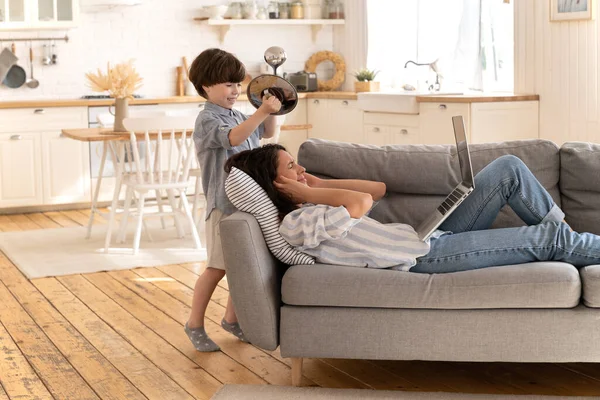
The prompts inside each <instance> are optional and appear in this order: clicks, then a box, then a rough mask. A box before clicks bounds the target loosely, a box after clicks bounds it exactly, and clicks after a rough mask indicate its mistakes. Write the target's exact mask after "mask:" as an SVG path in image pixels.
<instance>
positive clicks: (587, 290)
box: [579, 265, 600, 308]
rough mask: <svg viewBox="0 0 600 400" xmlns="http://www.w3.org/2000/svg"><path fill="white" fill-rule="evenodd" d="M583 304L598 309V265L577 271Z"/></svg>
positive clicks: (599, 293) (599, 281) (599, 277)
mask: <svg viewBox="0 0 600 400" xmlns="http://www.w3.org/2000/svg"><path fill="white" fill-rule="evenodd" d="M579 274H580V275H581V285H582V290H581V291H582V292H583V293H582V295H581V298H582V299H583V304H585V305H586V306H588V307H594V308H600V265H588V266H587V267H583V268H581V269H580V270H579Z"/></svg>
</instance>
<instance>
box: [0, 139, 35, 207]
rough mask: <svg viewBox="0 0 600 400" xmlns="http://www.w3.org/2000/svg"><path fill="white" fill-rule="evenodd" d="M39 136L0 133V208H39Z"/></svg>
mask: <svg viewBox="0 0 600 400" xmlns="http://www.w3.org/2000/svg"><path fill="white" fill-rule="evenodd" d="M40 147H41V146H40V138H39V134H36V133H18V134H10V133H6V134H0V207H11V206H31V205H40V204H42V202H43V195H42V167H41V159H42V152H41V148H40Z"/></svg>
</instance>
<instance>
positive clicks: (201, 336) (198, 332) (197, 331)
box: [184, 322, 221, 352]
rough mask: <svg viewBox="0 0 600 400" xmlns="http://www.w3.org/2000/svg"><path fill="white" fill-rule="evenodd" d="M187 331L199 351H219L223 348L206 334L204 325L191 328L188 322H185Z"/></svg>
mask: <svg viewBox="0 0 600 400" xmlns="http://www.w3.org/2000/svg"><path fill="white" fill-rule="evenodd" d="M184 330H185V333H186V334H187V335H188V337H189V338H190V340H191V341H192V344H193V345H194V347H195V348H196V350H198V351H203V352H209V351H219V350H221V348H220V347H219V345H217V344H216V343H215V342H213V341H212V340H211V338H209V337H208V335H207V334H206V331H205V330H204V327H203V326H201V327H199V328H193V329H192V328H190V327H188V324H187V322H186V323H185V328H184Z"/></svg>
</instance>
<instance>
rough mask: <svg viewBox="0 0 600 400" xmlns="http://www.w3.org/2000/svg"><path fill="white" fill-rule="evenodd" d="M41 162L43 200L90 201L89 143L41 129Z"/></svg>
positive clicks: (51, 202) (54, 201)
mask: <svg viewBox="0 0 600 400" xmlns="http://www.w3.org/2000/svg"><path fill="white" fill-rule="evenodd" d="M42 163H43V164H42V165H43V168H42V171H43V182H44V183H43V188H44V196H43V197H44V204H66V203H82V202H89V201H91V194H90V193H91V190H90V145H89V143H87V142H79V141H76V140H71V139H68V138H65V137H64V136H63V135H62V134H61V133H58V132H43V133H42Z"/></svg>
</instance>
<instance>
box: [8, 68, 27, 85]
mask: <svg viewBox="0 0 600 400" xmlns="http://www.w3.org/2000/svg"><path fill="white" fill-rule="evenodd" d="M26 80H27V74H26V73H25V70H24V69H23V67H21V66H19V65H16V64H15V65H13V66H12V67H10V69H9V70H8V73H7V74H6V77H5V78H4V80H3V81H2V83H3V84H4V85H6V86H8V87H9V88H12V89H17V88H20V87H21V86H23V84H24V83H25V81H26Z"/></svg>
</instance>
